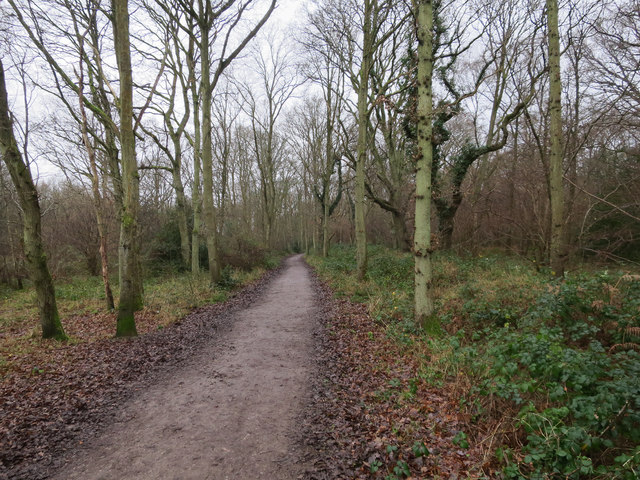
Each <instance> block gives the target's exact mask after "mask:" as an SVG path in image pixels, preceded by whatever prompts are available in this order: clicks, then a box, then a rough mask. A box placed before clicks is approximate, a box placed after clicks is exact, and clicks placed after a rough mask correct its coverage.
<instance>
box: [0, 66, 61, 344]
mask: <svg viewBox="0 0 640 480" xmlns="http://www.w3.org/2000/svg"><path fill="white" fill-rule="evenodd" d="M0 154H1V156H2V158H3V159H4V163H5V164H6V165H7V169H8V170H9V174H10V175H11V180H12V181H13V184H14V185H15V188H16V192H17V193H18V198H19V201H20V207H21V208H22V212H23V224H24V226H23V228H24V232H23V234H24V254H25V258H26V260H27V267H28V269H29V274H30V277H31V280H32V281H33V284H34V286H35V289H36V296H37V299H38V310H39V313H40V324H41V326H42V337H43V338H55V339H57V340H65V339H66V338H67V337H66V335H65V333H64V329H63V328H62V323H61V322H60V316H59V314H58V307H57V304H56V295H55V290H54V287H53V280H52V278H51V274H50V273H49V267H48V266H47V256H46V254H45V252H44V245H43V244H42V234H41V222H40V204H39V202H38V192H37V191H36V187H35V185H34V184H33V178H32V177H31V171H30V170H29V168H28V167H27V165H26V164H25V163H24V161H23V159H22V156H21V154H20V150H18V145H17V142H16V139H15V137H14V134H13V125H12V123H11V117H10V115H9V102H8V99H7V87H6V85H5V79H4V67H3V65H2V60H0Z"/></svg>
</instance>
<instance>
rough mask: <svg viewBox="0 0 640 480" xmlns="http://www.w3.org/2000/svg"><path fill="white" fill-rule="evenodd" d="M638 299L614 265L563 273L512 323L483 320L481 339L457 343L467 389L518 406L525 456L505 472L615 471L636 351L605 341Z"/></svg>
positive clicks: (639, 417) (631, 416)
mask: <svg viewBox="0 0 640 480" xmlns="http://www.w3.org/2000/svg"><path fill="white" fill-rule="evenodd" d="M639 300H640V295H639V292H638V285H637V282H625V281H623V280H622V276H621V275H617V276H611V275H609V274H607V273H603V274H600V275H595V276H594V275H580V276H576V277H573V278H571V277H570V278H568V279H567V280H566V281H565V282H562V283H556V284H552V285H550V286H549V288H548V289H547V291H545V292H544V293H543V294H542V295H540V297H539V298H538V300H537V301H536V302H535V304H534V305H532V307H531V308H530V309H529V310H528V311H527V312H526V313H524V314H523V315H522V316H521V318H518V319H517V322H515V323H517V324H518V325H519V328H517V329H514V328H512V327H511V326H510V325H508V324H506V325H505V326H503V327H502V328H498V329H495V328H486V329H485V330H483V331H482V332H481V333H480V334H479V335H476V339H477V340H480V339H483V342H482V343H480V344H474V345H470V346H467V347H466V348H463V349H460V350H459V351H458V354H459V355H462V356H463V358H464V360H463V361H466V362H467V364H468V366H469V368H470V369H471V370H472V371H475V372H477V378H476V382H475V387H474V388H473V390H472V394H475V395H479V396H484V397H498V398H502V399H504V400H505V401H507V402H510V403H511V404H513V405H521V406H522V407H521V410H520V413H519V414H518V421H517V424H516V427H518V428H520V429H522V430H524V432H525V433H526V443H525V445H524V448H523V453H524V454H525V457H524V460H523V463H521V464H520V465H516V466H514V465H513V464H509V465H507V468H506V470H505V473H506V475H507V477H508V478H556V477H557V478H589V477H591V476H596V475H605V476H607V475H614V476H615V475H617V473H615V472H619V470H620V468H619V465H618V464H617V463H616V462H615V461H613V460H614V459H613V457H612V456H611V453H610V452H614V451H617V452H627V453H628V452H629V448H630V447H632V446H636V445H637V444H638V443H639V442H640V429H638V425H640V355H638V353H636V352H635V351H633V350H629V351H621V352H618V353H611V351H610V350H611V348H607V347H611V346H612V343H613V342H616V341H617V340H618V339H619V337H620V331H621V325H623V326H628V325H630V324H631V323H632V322H634V321H635V322H637V312H638V301H639ZM612 326H614V327H613V331H609V330H610V329H611V328H612ZM620 478H624V477H620Z"/></svg>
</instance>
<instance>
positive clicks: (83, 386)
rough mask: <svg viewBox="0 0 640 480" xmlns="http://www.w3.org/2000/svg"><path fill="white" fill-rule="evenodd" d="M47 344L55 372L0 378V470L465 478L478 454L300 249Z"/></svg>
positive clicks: (37, 475)
mask: <svg viewBox="0 0 640 480" xmlns="http://www.w3.org/2000/svg"><path fill="white" fill-rule="evenodd" d="M56 355H57V356H56V357H53V358H51V359H50V361H51V362H52V364H55V366H56V368H49V370H51V371H54V372H55V374H47V375H29V374H26V373H24V372H23V373H22V374H20V373H19V372H18V373H14V374H12V375H9V376H8V377H5V378H4V379H3V381H2V383H1V384H0V462H1V463H0V478H2V479H4V478H7V479H41V478H56V479H73V478H77V479H107V478H108V479H113V478H118V479H127V478H132V479H133V478H135V479H145V478H149V479H152V478H153V479H178V478H179V479H188V478H194V479H196V478H197V479H205V478H209V479H215V480H223V479H227V478H228V479H240V480H242V479H258V478H265V479H282V480H287V479H295V478H307V479H337V478H384V477H385V476H386V475H389V474H393V475H397V477H393V478H407V477H411V478H414V479H415V478H458V476H460V477H462V478H465V477H467V476H470V477H471V478H473V477H474V475H473V471H472V465H477V464H478V463H479V460H478V459H477V458H475V459H474V451H473V449H468V450H460V449H459V448H458V447H457V446H456V445H454V442H452V439H453V438H454V436H455V435H456V433H458V431H459V425H460V422H461V419H459V418H458V417H457V416H456V414H455V399H453V398H449V397H447V396H446V394H444V393H442V392H438V391H432V390H429V389H427V388H426V387H424V386H422V385H410V382H411V379H412V378H414V370H415V369H416V368H417V366H416V365H411V364H407V363H406V362H404V361H403V357H402V352H401V351H400V349H399V347H398V346H397V345H395V343H394V341H392V340H390V339H388V338H386V337H385V335H384V332H383V329H382V328H381V327H380V326H379V325H377V324H375V323H374V322H372V321H371V319H370V318H369V317H368V315H367V314H366V310H365V308H364V307H363V306H362V305H358V304H353V303H350V302H347V301H345V300H333V299H332V298H331V292H329V291H328V289H327V288H326V287H324V286H323V285H321V284H320V282H318V281H317V280H316V279H315V278H314V276H313V274H312V273H311V271H310V269H309V268H308V267H307V266H306V265H305V263H304V260H303V259H302V256H294V257H290V258H288V259H287V260H286V261H285V265H284V268H283V269H280V270H279V271H276V272H275V273H271V274H267V275H266V276H265V277H264V278H263V279H262V280H260V281H259V282H257V283H255V284H254V285H252V286H251V287H248V288H246V289H244V290H243V291H241V292H240V293H239V294H237V295H236V296H235V297H234V298H232V299H231V300H229V301H227V302H225V303H223V304H218V305H215V306H211V307H206V308H201V309H199V310H197V311H195V312H193V313H192V314H190V315H188V316H187V317H185V318H184V319H183V320H182V321H180V322H177V323H176V324H174V325H172V326H171V327H169V328H166V329H164V330H163V331H161V332H155V333H150V334H147V335H144V336H141V337H139V338H137V339H135V340H124V341H115V340H105V341H101V342H95V343H92V344H80V345H74V346H69V348H68V349H61V350H60V351H58V352H57V353H56ZM405 391H406V392H410V396H406V395H405V396H402V395H401V393H402V392H405ZM405 397H406V398H405ZM409 397H410V398H409ZM408 439H409V440H415V442H414V444H415V446H417V447H418V448H417V450H416V448H413V449H407V448H405V447H401V448H398V447H397V445H407V444H411V442H407V440H408ZM400 440H402V441H400ZM420 445H422V446H425V447H426V448H428V450H429V452H430V454H426V453H425V452H424V451H420V448H419V447H420Z"/></svg>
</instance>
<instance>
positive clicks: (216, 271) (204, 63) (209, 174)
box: [200, 12, 220, 285]
mask: <svg viewBox="0 0 640 480" xmlns="http://www.w3.org/2000/svg"><path fill="white" fill-rule="evenodd" d="M202 13H203V15H204V12H202ZM200 56H201V58H200V62H201V69H202V80H201V82H202V86H201V88H200V92H201V94H202V136H201V139H202V151H201V155H202V200H203V202H202V203H203V207H204V208H203V213H204V224H205V228H206V230H207V231H206V238H207V251H208V253H209V279H210V281H211V285H215V284H216V283H218V281H220V262H219V258H218V232H217V226H216V211H215V207H214V205H213V151H212V141H211V128H212V127H211V101H212V99H211V97H212V93H213V92H212V86H211V79H210V77H211V58H210V57H209V27H208V25H206V26H205V28H203V29H202V31H201V38H200Z"/></svg>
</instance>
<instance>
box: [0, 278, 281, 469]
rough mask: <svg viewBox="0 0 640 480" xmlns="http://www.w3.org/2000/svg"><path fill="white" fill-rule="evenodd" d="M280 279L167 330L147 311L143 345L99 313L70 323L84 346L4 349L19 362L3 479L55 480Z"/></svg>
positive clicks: (9, 388) (141, 320) (12, 362)
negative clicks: (117, 332) (142, 392)
mask: <svg viewBox="0 0 640 480" xmlns="http://www.w3.org/2000/svg"><path fill="white" fill-rule="evenodd" d="M273 274H274V272H270V273H268V274H266V275H265V276H263V277H262V278H261V279H260V280H259V281H258V282H255V283H254V284H252V285H250V286H248V287H246V288H245V289H243V290H242V291H241V292H240V293H238V294H236V295H235V296H234V297H232V298H231V299H230V300H228V301H227V302H225V303H224V304H216V305H212V306H208V307H204V308H200V309H197V310H195V311H194V312H192V313H191V314H190V315H188V316H187V317H185V318H184V319H183V320H181V321H179V322H175V323H174V324H173V325H170V326H168V327H167V328H162V329H161V330H159V329H158V324H157V322H156V321H155V320H154V318H153V312H149V311H143V312H140V314H139V316H138V317H137V321H138V331H139V332H140V333H146V334H145V335H141V336H140V337H138V338H135V339H120V340H117V339H112V338H110V335H112V332H113V326H114V325H115V318H112V315H111V314H96V315H85V316H82V317H79V318H77V319H74V321H73V322H67V324H69V325H73V326H70V327H68V333H70V334H71V335H72V336H73V337H75V339H76V341H80V342H81V343H72V342H67V343H57V342H53V341H43V340H40V339H29V340H28V341H29V342H32V343H33V345H30V347H29V348H25V349H24V351H19V352H17V353H16V354H15V355H14V354H12V353H10V352H11V345H9V346H7V344H6V343H3V345H4V347H3V348H4V349H5V350H4V351H3V352H2V353H3V356H6V357H8V355H12V357H11V358H9V361H8V362H6V364H5V365H4V367H3V370H2V371H1V372H0V374H1V375H2V381H1V383H0V479H27V478H28V479H40V478H46V477H48V476H49V475H50V474H51V472H52V471H54V470H55V468H56V467H57V466H58V465H59V464H61V463H62V462H63V460H64V453H65V452H66V451H69V450H72V449H73V448H74V447H76V446H77V445H80V444H82V443H83V442H85V441H86V440H87V439H88V438H90V437H91V436H93V435H94V434H95V431H96V430H100V429H102V428H104V427H105V426H107V425H109V423H110V421H111V420H112V418H113V414H114V413H115V412H116V411H117V410H118V409H121V408H122V406H123V404H124V402H125V400H126V399H127V398H128V397H129V396H130V395H131V394H132V393H133V392H135V391H136V390H137V389H140V388H143V387H144V385H146V384H149V383H151V382H152V381H153V380H154V379H155V378H157V376H158V375H160V374H161V373H164V374H166V373H167V372H169V371H170V370H171V368H173V367H176V366H178V365H180V364H181V363H182V362H184V361H185V360H187V359H188V358H189V357H191V356H192V355H193V354H194V353H195V352H197V351H198V350H199V349H200V348H202V347H203V346H204V345H205V344H206V343H207V342H208V341H210V340H211V339H213V338H216V337H217V336H219V335H220V332H221V331H222V330H224V329H225V328H227V326H228V325H229V318H230V314H231V313H233V312H234V311H235V310H237V309H239V308H242V307H244V306H247V305H248V304H250V303H251V302H252V301H253V300H254V299H255V298H256V296H257V295H259V294H260V293H261V292H262V290H263V287H264V286H265V285H266V284H267V283H268V282H269V280H270V279H271V278H272V276H273ZM67 324H65V327H66V326H67ZM107 324H108V326H107Z"/></svg>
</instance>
